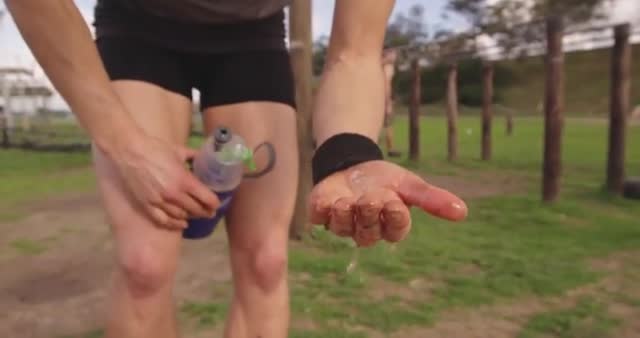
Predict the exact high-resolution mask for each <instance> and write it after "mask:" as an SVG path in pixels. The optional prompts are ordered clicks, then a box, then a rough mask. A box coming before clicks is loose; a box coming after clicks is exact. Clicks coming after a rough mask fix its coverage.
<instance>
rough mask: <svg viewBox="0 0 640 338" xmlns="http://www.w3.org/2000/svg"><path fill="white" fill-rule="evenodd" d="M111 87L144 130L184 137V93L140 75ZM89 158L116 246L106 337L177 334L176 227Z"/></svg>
mask: <svg viewBox="0 0 640 338" xmlns="http://www.w3.org/2000/svg"><path fill="white" fill-rule="evenodd" d="M114 88H115V89H116V92H117V93H118V95H119V97H120V99H121V100H122V102H123V103H124V105H125V107H126V108H127V109H128V111H129V112H130V113H131V114H132V116H133V118H134V120H135V121H136V122H137V123H138V124H139V125H140V126H141V127H142V128H143V129H144V130H145V132H147V133H148V134H150V135H152V136H155V137H158V138H161V139H163V140H166V141H171V142H175V143H179V144H184V143H185V142H186V140H187V137H188V132H189V123H190V114H191V104H190V100H189V99H187V98H186V97H184V96H181V95H179V94H175V93H172V92H169V91H167V90H165V89H162V88H160V87H157V86H154V85H151V84H148V83H144V82H139V81H115V82H114ZM94 162H95V167H96V173H97V176H98V184H99V188H100V192H101V194H102V199H103V203H104V206H105V209H106V213H107V218H108V221H109V223H110V224H111V227H112V231H113V234H114V237H115V249H116V269H115V273H114V278H113V283H112V287H111V290H110V293H109V302H110V304H109V314H108V320H107V330H106V337H107V338H176V337H178V333H177V328H176V320H175V318H174V313H173V299H172V289H173V279H174V274H175V272H176V266H177V260H178V256H179V250H180V243H181V238H182V237H181V233H180V232H171V231H168V230H165V229H161V228H158V227H156V226H155V225H154V224H153V222H152V221H151V220H150V219H149V218H147V217H146V215H145V214H144V213H143V212H142V211H141V210H138V209H137V207H136V205H135V203H134V202H133V199H132V198H131V196H130V194H129V192H128V191H126V189H125V187H124V185H123V182H122V181H121V179H120V177H118V175H117V173H116V171H115V170H114V168H113V164H112V163H111V161H110V160H109V159H108V158H107V157H106V156H105V155H104V154H102V153H101V152H100V151H97V150H95V149H94Z"/></svg>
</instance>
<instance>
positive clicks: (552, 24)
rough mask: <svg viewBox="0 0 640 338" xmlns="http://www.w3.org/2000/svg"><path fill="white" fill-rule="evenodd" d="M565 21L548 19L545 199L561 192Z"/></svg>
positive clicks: (544, 164)
mask: <svg viewBox="0 0 640 338" xmlns="http://www.w3.org/2000/svg"><path fill="white" fill-rule="evenodd" d="M563 35H564V25H563V22H562V19H561V18H559V17H552V18H549V19H547V55H546V61H545V64H546V86H545V119H544V160H543V179H542V199H543V200H544V201H545V202H553V201H555V200H556V199H557V198H558V193H559V192H560V177H561V175H562V129H563V123H564V120H563V110H564V95H565V92H564V91H565V88H564V86H565V83H564V80H565V79H564V52H563V46H562V40H563Z"/></svg>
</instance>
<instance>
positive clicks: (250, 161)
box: [242, 147, 256, 171]
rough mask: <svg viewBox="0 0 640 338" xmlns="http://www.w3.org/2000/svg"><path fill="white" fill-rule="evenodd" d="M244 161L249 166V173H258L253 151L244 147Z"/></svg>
mask: <svg viewBox="0 0 640 338" xmlns="http://www.w3.org/2000/svg"><path fill="white" fill-rule="evenodd" d="M242 161H243V162H244V165H246V166H247V168H248V169H249V171H256V162H255V160H254V158H253V152H252V151H251V149H249V148H247V147H243V150H242Z"/></svg>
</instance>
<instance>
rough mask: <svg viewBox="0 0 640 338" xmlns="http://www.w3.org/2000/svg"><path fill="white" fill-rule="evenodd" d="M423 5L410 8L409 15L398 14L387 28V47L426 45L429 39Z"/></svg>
mask: <svg viewBox="0 0 640 338" xmlns="http://www.w3.org/2000/svg"><path fill="white" fill-rule="evenodd" d="M424 13H425V10H424V7H423V6H422V5H419V4H416V5H414V6H413V7H411V8H409V12H408V13H407V14H404V13H400V14H398V15H397V16H396V17H395V18H394V19H393V21H392V22H391V23H390V24H389V25H388V26H387V32H386V36H385V45H386V46H415V45H418V44H421V43H425V42H426V41H427V40H428V39H429V30H428V28H427V24H426V19H425V16H424Z"/></svg>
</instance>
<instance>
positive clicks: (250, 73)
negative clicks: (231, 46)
mask: <svg viewBox="0 0 640 338" xmlns="http://www.w3.org/2000/svg"><path fill="white" fill-rule="evenodd" d="M96 44H97V47H98V51H99V53H100V56H101V58H102V61H103V63H104V65H105V68H106V70H107V73H108V74H109V77H110V78H111V80H139V81H144V82H147V83H151V84H154V85H157V86H160V87H162V88H164V89H166V90H169V91H171V92H174V93H178V94H180V95H183V96H185V97H187V98H189V99H192V95H191V93H192V89H194V88H195V89H197V90H199V91H200V108H201V109H203V110H204V109H206V108H209V107H213V106H219V105H225V104H233V103H242V102H250V101H270V102H277V103H283V104H287V105H289V106H291V107H293V108H294V109H295V94H294V83H293V74H292V70H291V63H290V60H289V54H288V51H287V50H286V49H284V50H282V49H253V50H251V49H249V50H247V49H241V50H238V51H233V50H231V51H225V52H216V53H207V52H194V51H186V50H179V49H176V48H168V47H165V46H162V45H161V44H159V43H157V42H150V41H146V40H144V39H140V38H137V37H133V36H131V37H129V36H108V37H99V38H98V39H97V40H96Z"/></svg>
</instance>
